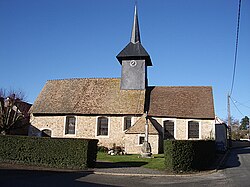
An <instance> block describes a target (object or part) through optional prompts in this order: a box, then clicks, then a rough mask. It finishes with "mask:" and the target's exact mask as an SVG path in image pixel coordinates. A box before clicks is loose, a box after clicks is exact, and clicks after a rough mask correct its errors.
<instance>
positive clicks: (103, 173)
mask: <svg viewBox="0 0 250 187" xmlns="http://www.w3.org/2000/svg"><path fill="white" fill-rule="evenodd" d="M215 172H217V170H216V169H215V170H211V171H207V172H201V173H192V174H146V173H112V172H101V171H93V173H94V174H96V175H112V176H133V177H136V176H137V177H192V176H203V175H207V174H212V173H215Z"/></svg>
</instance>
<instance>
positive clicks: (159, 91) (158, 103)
mask: <svg viewBox="0 0 250 187" xmlns="http://www.w3.org/2000/svg"><path fill="white" fill-rule="evenodd" d="M147 98H148V99H147V101H148V102H147V104H146V107H147V110H148V115H149V116H156V117H157V116H158V117H174V118H196V119H215V113H214V103H213V93H212V87H210V86H169V87H168V86H166V87H159V86H156V87H149V88H148V90H147Z"/></svg>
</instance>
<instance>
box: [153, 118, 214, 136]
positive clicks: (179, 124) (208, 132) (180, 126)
mask: <svg viewBox="0 0 250 187" xmlns="http://www.w3.org/2000/svg"><path fill="white" fill-rule="evenodd" d="M154 119H155V120H156V121H157V122H158V123H159V124H160V125H162V132H163V121H165V120H172V121H174V124H175V132H174V137H175V139H178V140H187V139H188V121H197V122H199V127H200V129H199V130H200V138H199V139H203V140H204V139H215V120H203V119H177V118H154Z"/></svg>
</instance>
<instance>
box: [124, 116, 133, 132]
mask: <svg viewBox="0 0 250 187" xmlns="http://www.w3.org/2000/svg"><path fill="white" fill-rule="evenodd" d="M131 119H132V117H131V116H126V117H124V127H123V130H127V129H128V128H129V127H131Z"/></svg>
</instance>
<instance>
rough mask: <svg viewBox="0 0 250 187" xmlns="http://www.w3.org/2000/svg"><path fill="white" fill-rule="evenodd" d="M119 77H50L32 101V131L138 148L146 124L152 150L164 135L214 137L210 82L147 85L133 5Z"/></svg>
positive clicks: (132, 150) (147, 58)
mask: <svg viewBox="0 0 250 187" xmlns="http://www.w3.org/2000/svg"><path fill="white" fill-rule="evenodd" d="M117 59H118V61H119V63H120V64H121V67H122V73H121V78H79V79H62V80H49V81H47V83H46V84H45V86H44V88H43V89H42V91H41V93H40V94H39V96H38V97H37V99H36V100H35V102H34V105H33V106H32V108H31V110H30V112H31V120H30V122H31V127H30V130H29V134H30V135H31V136H33V135H35V136H51V137H65V138H67V137H71V138H95V139H98V140H99V143H100V145H103V146H106V147H109V148H110V147H112V146H113V144H114V143H115V144H116V145H117V146H121V147H124V148H125V151H126V152H127V153H140V152H141V147H142V144H143V142H144V138H145V123H146V122H147V124H148V129H149V143H150V145H151V148H152V153H153V154H156V153H159V152H162V150H163V140H164V139H181V140H187V139H190V140H193V139H194V140H200V139H214V138H215V114H214V103H213V94H212V87H210V86H148V79H147V67H148V66H152V61H151V58H150V56H149V54H148V53H147V51H146V50H145V49H144V47H143V46H142V44H141V40H140V32H139V23H138V14H137V11H136V7H135V14H134V22H133V28H132V35H131V40H130V42H129V44H128V45H127V46H126V47H125V48H124V49H123V50H122V51H121V52H120V53H119V54H118V55H117Z"/></svg>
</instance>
